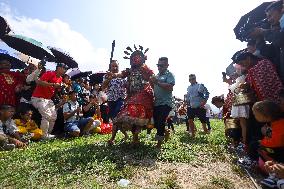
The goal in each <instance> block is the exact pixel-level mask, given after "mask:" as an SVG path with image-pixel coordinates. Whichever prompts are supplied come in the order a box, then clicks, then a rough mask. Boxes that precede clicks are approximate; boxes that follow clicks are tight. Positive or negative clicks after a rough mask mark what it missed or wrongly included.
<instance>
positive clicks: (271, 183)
mask: <svg viewBox="0 0 284 189" xmlns="http://www.w3.org/2000/svg"><path fill="white" fill-rule="evenodd" d="M278 180H279V179H278V178H276V177H275V175H269V177H267V178H266V179H263V180H262V181H260V183H261V184H262V185H263V186H266V187H268V188H275V187H277V181H278Z"/></svg>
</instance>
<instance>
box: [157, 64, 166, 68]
mask: <svg viewBox="0 0 284 189" xmlns="http://www.w3.org/2000/svg"><path fill="white" fill-rule="evenodd" d="M157 66H158V67H164V66H165V65H164V64H157Z"/></svg>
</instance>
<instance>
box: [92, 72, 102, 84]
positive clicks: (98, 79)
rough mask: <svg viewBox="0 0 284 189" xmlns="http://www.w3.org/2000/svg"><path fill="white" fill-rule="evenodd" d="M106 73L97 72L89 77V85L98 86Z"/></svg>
mask: <svg viewBox="0 0 284 189" xmlns="http://www.w3.org/2000/svg"><path fill="white" fill-rule="evenodd" d="M105 74H106V72H98V73H94V74H92V75H90V76H89V79H90V84H99V83H102V82H103V79H104V75H105Z"/></svg>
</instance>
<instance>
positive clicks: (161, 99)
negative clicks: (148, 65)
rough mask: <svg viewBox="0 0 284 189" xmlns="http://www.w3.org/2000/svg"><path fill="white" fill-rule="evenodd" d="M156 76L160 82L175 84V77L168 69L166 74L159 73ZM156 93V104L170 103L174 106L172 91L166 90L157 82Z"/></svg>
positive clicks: (169, 104)
mask: <svg viewBox="0 0 284 189" xmlns="http://www.w3.org/2000/svg"><path fill="white" fill-rule="evenodd" d="M156 78H157V79H158V82H161V83H169V84H172V85H175V77H174V75H173V74H172V73H171V72H169V71H168V70H167V71H166V72H165V73H164V74H157V76H156ZM154 95H155V101H154V106H160V105H168V106H170V107H172V106H173V94H172V91H169V90H166V89H164V88H162V87H160V86H158V85H157V84H155V85H154Z"/></svg>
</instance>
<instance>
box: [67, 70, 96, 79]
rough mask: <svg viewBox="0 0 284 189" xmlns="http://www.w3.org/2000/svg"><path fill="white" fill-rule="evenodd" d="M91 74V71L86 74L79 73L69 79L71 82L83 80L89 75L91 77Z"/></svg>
mask: <svg viewBox="0 0 284 189" xmlns="http://www.w3.org/2000/svg"><path fill="white" fill-rule="evenodd" d="M91 74H92V72H91V71H88V72H80V73H78V74H76V75H73V76H72V77H71V80H76V79H79V78H84V77H88V76H89V75H91Z"/></svg>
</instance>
